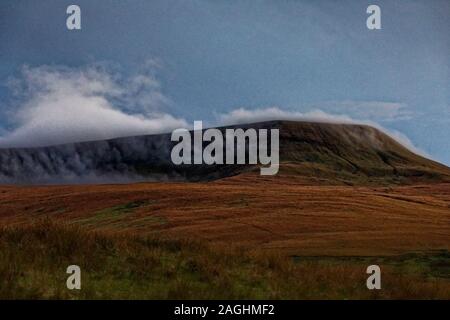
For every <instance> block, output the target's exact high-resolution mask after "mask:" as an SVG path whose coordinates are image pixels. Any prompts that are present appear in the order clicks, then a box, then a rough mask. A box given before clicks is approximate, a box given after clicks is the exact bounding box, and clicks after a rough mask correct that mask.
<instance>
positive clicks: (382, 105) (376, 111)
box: [313, 100, 413, 121]
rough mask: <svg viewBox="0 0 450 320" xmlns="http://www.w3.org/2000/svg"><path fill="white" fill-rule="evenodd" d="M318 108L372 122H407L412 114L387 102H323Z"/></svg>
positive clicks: (397, 105)
mask: <svg viewBox="0 0 450 320" xmlns="http://www.w3.org/2000/svg"><path fill="white" fill-rule="evenodd" d="M313 108H320V109H321V110H324V111H326V112H329V113H338V114H339V113H343V114H347V115H351V116H352V117H354V118H357V119H370V120H373V121H398V120H409V119H411V117H412V115H413V113H412V112H411V111H410V110H408V107H407V105H406V104H404V103H399V102H388V101H350V100H349V101H339V102H325V103H321V104H320V106H313Z"/></svg>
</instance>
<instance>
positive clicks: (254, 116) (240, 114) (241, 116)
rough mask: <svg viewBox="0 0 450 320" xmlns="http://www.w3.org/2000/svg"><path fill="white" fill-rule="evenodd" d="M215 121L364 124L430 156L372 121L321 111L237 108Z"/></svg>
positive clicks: (220, 115)
mask: <svg viewBox="0 0 450 320" xmlns="http://www.w3.org/2000/svg"><path fill="white" fill-rule="evenodd" d="M217 120H218V122H219V123H220V124H222V125H232V124H243V123H254V122H261V121H270V120H290V121H309V122H323V123H337V124H364V125H369V126H372V127H375V128H377V129H379V130H381V131H383V132H384V133H386V134H388V135H389V136H391V137H392V138H393V139H395V140H396V141H397V142H399V143H400V144H402V145H403V146H405V147H406V148H408V149H409V150H411V151H413V152H414V153H417V154H420V155H422V156H425V157H428V158H430V155H428V154H427V153H426V152H425V151H423V150H421V149H419V148H417V147H416V146H414V144H413V143H412V141H411V140H410V139H408V137H407V136H405V135H404V134H402V133H401V132H398V131H396V130H390V129H387V128H385V127H383V126H381V125H380V124H378V123H376V122H374V121H372V120H359V119H355V118H353V117H350V116H348V115H343V114H330V113H327V112H325V111H322V110H313V111H309V112H298V111H288V110H283V109H280V108H278V107H270V108H260V109H246V108H238V109H235V110H233V111H231V112H229V113H224V114H219V115H218V116H217Z"/></svg>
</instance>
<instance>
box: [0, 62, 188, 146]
mask: <svg viewBox="0 0 450 320" xmlns="http://www.w3.org/2000/svg"><path fill="white" fill-rule="evenodd" d="M12 83H13V87H12V89H13V91H14V92H15V93H16V95H17V96H18V97H19V104H18V106H17V107H16V108H14V109H12V108H9V110H8V115H9V117H10V118H9V120H10V121H9V122H10V123H12V124H13V125H14V127H15V129H13V130H11V131H8V132H6V133H5V132H3V134H2V136H1V137H0V146H1V147H12V146H14V147H30V146H43V145H52V144H62V143H69V142H79V141H89V140H98V139H108V138H114V137H123V136H131V135H142V134H151V133H161V132H168V131H171V130H172V129H174V128H178V127H185V126H187V124H186V121H184V120H183V119H179V118H175V117H173V116H172V115H170V114H168V113H164V112H161V111H160V109H161V107H162V106H164V105H165V104H166V103H167V102H168V101H169V100H168V99H167V98H166V97H165V96H164V95H163V94H162V93H161V91H160V90H159V87H160V86H159V83H158V82H157V80H156V79H154V78H153V77H152V76H150V75H148V74H147V75H145V74H141V75H135V76H133V77H131V78H130V79H121V78H120V77H117V76H116V75H114V74H112V73H110V72H107V71H105V70H104V69H100V68H95V67H88V68H83V69H70V68H63V67H49V66H44V67H38V68H30V67H24V68H23V70H22V74H21V77H20V78H19V79H15V81H13V82H12ZM124 104H125V105H126V106H127V109H128V110H126V111H128V112H124V111H123V108H119V107H118V106H117V105H124Z"/></svg>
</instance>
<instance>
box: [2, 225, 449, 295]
mask: <svg viewBox="0 0 450 320" xmlns="http://www.w3.org/2000/svg"><path fill="white" fill-rule="evenodd" d="M374 262H376V263H379V264H380V265H381V267H382V270H383V277H382V286H383V289H382V290H379V291H369V290H367V288H366V286H365V281H366V274H365V268H366V267H367V265H368V264H370V263H374ZM449 262H450V253H449V252H448V251H435V252H427V253H425V252H423V253H415V254H409V255H404V256H390V257H346V258H342V257H296V258H295V257H288V256H284V255H278V254H273V253H267V252H264V251H261V250H258V249H253V250H242V248H237V247H233V246H224V245H220V246H217V245H209V244H205V243H201V242H198V241H181V240H161V239H159V238H154V237H136V236H133V235H127V234H121V235H117V234H110V233H102V232H92V231H90V232H89V231H85V230H83V229H82V228H81V227H77V226H73V225H72V226H69V225H67V224H55V223H54V222H51V221H49V220H45V219H44V220H41V221H39V222H37V223H36V224H34V225H33V226H28V227H23V226H22V227H6V228H3V229H2V230H1V231H0V298H2V299H111V298H114V299H193V298H194V299H264V298H269V299H318V298H323V299H351V298H358V299H392V298H397V299H406V298H408V299H411V298H416V299H448V298H449V292H450V279H449V277H450V274H449V273H450V272H449V271H450V270H449V268H448V265H449ZM71 264H78V265H79V266H80V267H81V269H82V290H80V291H77V290H75V291H69V290H67V289H66V287H65V283H66V277H67V276H68V275H67V274H66V273H65V270H66V268H67V266H68V265H71Z"/></svg>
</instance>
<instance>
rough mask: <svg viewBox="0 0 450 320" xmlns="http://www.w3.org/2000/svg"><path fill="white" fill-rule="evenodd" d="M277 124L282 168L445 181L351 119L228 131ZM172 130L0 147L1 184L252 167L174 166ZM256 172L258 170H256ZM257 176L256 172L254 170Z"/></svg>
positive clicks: (180, 176)
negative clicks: (115, 137) (342, 122)
mask: <svg viewBox="0 0 450 320" xmlns="http://www.w3.org/2000/svg"><path fill="white" fill-rule="evenodd" d="M233 127H241V128H248V127H251V128H255V129H261V128H265V129H270V128H278V129H280V162H281V166H280V173H279V175H281V176H283V177H291V178H293V179H295V178H299V177H302V178H303V179H306V180H308V181H310V182H318V183H326V184H356V185H358V184H403V183H414V182H442V181H450V169H449V168H448V167H446V166H444V165H442V164H439V163H437V162H434V161H431V160H428V159H426V158H423V157H421V156H419V155H416V154H414V153H413V152H411V151H409V150H408V149H406V148H405V147H403V146H402V145H401V144H399V143H398V142H396V141H395V140H394V139H392V138H391V137H389V136H388V135H386V134H384V133H382V132H381V131H379V130H377V129H375V128H372V127H369V126H365V125H350V124H328V123H310V122H291V121H269V122H261V123H255V124H247V125H242V126H232V127H223V128H220V129H221V130H225V128H233ZM174 144H175V143H173V142H171V141H170V134H160V135H149V136H139V137H128V138H119V139H112V140H107V141H93V142H81V143H75V144H67V145H60V146H50V147H41V148H22V149H0V182H1V183H21V184H27V183H32V184H36V183H38V184H41V183H112V182H135V181H210V180H215V179H220V178H225V177H230V176H236V175H239V174H242V173H252V172H255V173H256V170H257V169H258V168H257V167H256V166H243V165H214V166H210V165H183V166H175V165H173V164H172V162H171V159H170V152H171V149H172V147H173V145H174ZM257 172H258V173H259V170H257ZM253 174H254V173H253Z"/></svg>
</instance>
